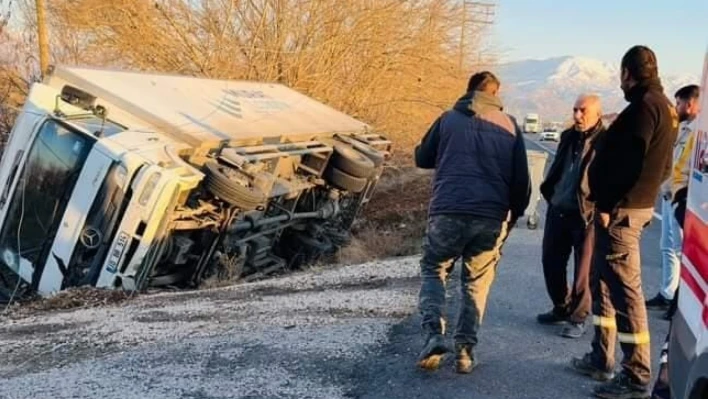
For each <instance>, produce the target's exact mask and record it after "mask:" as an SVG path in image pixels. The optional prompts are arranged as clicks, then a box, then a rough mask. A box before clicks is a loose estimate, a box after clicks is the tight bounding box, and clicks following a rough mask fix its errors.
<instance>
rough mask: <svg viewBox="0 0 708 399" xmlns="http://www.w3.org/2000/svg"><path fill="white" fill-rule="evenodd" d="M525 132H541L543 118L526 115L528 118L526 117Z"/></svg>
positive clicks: (535, 115)
mask: <svg viewBox="0 0 708 399" xmlns="http://www.w3.org/2000/svg"><path fill="white" fill-rule="evenodd" d="M524 132H525V133H539V132H541V117H540V116H538V114H526V117H524Z"/></svg>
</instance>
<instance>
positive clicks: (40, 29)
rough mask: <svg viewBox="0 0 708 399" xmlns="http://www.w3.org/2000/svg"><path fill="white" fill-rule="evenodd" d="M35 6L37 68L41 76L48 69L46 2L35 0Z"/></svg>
mask: <svg viewBox="0 0 708 399" xmlns="http://www.w3.org/2000/svg"><path fill="white" fill-rule="evenodd" d="M35 7H36V8H37V42H38V43H39V69H40V72H41V76H42V78H44V75H45V74H46V73H47V72H48V71H49V35H48V33H47V4H46V2H45V0H35Z"/></svg>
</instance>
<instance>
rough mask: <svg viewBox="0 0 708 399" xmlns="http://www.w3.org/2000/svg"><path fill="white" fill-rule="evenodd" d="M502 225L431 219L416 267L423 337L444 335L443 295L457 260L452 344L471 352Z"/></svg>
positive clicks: (478, 220) (460, 218)
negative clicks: (459, 261)
mask: <svg viewBox="0 0 708 399" xmlns="http://www.w3.org/2000/svg"><path fill="white" fill-rule="evenodd" d="M506 233H507V230H506V223H502V222H501V221H495V220H491V219H483V218H477V217H473V216H467V215H434V216H431V217H430V220H429V222H428V231H427V233H426V237H425V240H424V242H423V257H422V259H421V261H420V269H421V278H422V286H421V290H420V295H419V309H420V313H421V315H422V319H423V320H422V328H423V331H424V333H425V334H427V335H428V336H431V335H434V334H445V325H446V322H445V319H444V308H445V291H446V283H447V277H448V275H449V273H450V272H451V271H452V268H453V266H454V263H455V260H456V259H457V258H459V257H462V263H463V265H464V266H463V268H462V272H461V273H460V275H461V281H460V290H461V301H460V309H459V314H458V319H457V326H456V329H455V335H454V339H455V343H456V344H466V345H471V346H474V345H475V344H477V332H478V330H479V327H480V325H481V323H482V318H483V317H484V310H485V308H486V303H487V296H488V294H489V289H490V287H491V285H492V281H493V280H494V275H495V271H496V270H495V269H496V266H497V264H498V260H499V257H500V247H501V244H502V243H503V241H504V239H505V238H506Z"/></svg>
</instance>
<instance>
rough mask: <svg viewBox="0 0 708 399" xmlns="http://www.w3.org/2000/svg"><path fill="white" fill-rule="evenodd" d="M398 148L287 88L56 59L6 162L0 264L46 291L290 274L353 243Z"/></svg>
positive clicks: (0, 199)
mask: <svg viewBox="0 0 708 399" xmlns="http://www.w3.org/2000/svg"><path fill="white" fill-rule="evenodd" d="M390 147H391V143H390V141H388V140H386V139H385V138H384V137H383V136H381V135H378V134H376V133H373V132H372V131H371V129H370V127H369V126H368V125H366V124H365V123H363V122H360V121H358V120H356V119H353V118H351V117H349V116H347V115H345V114H343V113H341V112H339V111H336V110H334V109H332V108H330V107H327V106H325V105H324V104H321V103H319V102H317V101H315V100H313V99H311V98H309V97H307V96H304V95H302V94H300V93H297V92H295V91H294V90H291V89H289V88H287V87H284V86H282V85H278V84H270V83H257V82H239V81H220V80H211V79H199V78H193V77H183V76H173V75H154V74H153V75H151V74H144V73H136V72H129V71H114V70H103V69H92V68H79V67H58V68H56V69H54V70H53V72H52V73H51V74H50V75H49V76H48V77H47V78H46V79H45V81H44V82H42V83H37V84H34V85H33V86H32V87H31V91H30V93H29V95H28V98H27V100H26V103H25V105H24V108H23V109H22V112H21V113H20V115H19V117H18V119H17V121H16V124H15V125H14V127H13V130H12V132H11V135H10V138H9V142H8V145H7V147H6V150H5V153H4V156H3V157H2V160H1V161H0V182H2V185H3V186H2V193H1V194H0V268H4V269H5V271H7V270H10V271H11V272H12V273H11V274H13V275H14V276H16V277H17V278H18V279H19V280H17V286H18V287H19V286H22V287H23V290H24V291H27V292H38V293H39V294H41V295H49V294H52V293H55V292H57V291H59V290H62V289H65V288H68V287H72V286H82V285H90V286H96V287H107V288H123V289H129V290H137V289H142V288H145V287H147V286H163V285H183V286H194V285H198V284H199V283H200V282H201V281H203V280H204V279H207V278H220V279H229V278H238V277H239V276H242V275H246V274H254V273H262V274H265V273H268V272H270V271H273V270H277V269H281V268H285V267H296V266H297V265H299V264H302V263H304V262H308V261H312V260H313V259H315V258H317V257H318V256H321V255H323V254H326V253H331V252H332V251H335V250H336V249H337V248H338V247H339V245H342V244H343V243H344V242H345V241H346V237H347V233H348V230H349V228H350V226H351V223H352V222H353V220H354V218H355V217H356V215H357V212H358V211H359V210H360V209H361V207H362V206H363V205H364V204H365V203H366V202H368V200H369V199H370V197H371V195H372V193H373V188H374V186H375V184H376V183H377V181H378V178H379V176H380V175H381V172H382V169H383V161H384V160H385V159H386V158H387V157H388V156H389V154H390ZM5 275H6V273H3V274H2V275H0V277H2V276H5ZM0 283H3V281H0ZM6 285H8V284H6ZM9 285H12V284H9ZM5 291H7V289H5ZM1 293H2V291H0V294H1Z"/></svg>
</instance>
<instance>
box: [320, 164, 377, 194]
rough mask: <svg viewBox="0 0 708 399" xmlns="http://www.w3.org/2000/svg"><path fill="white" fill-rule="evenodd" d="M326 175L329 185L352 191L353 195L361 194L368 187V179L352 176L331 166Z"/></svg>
mask: <svg viewBox="0 0 708 399" xmlns="http://www.w3.org/2000/svg"><path fill="white" fill-rule="evenodd" d="M324 174H325V178H326V179H327V181H328V182H329V184H331V185H333V186H335V187H337V188H339V189H341V190H345V191H350V192H352V193H360V192H361V191H362V190H364V187H366V183H367V179H365V178H362V177H357V176H352V175H350V174H348V173H346V172H344V171H342V170H339V169H337V168H334V167H331V166H330V167H328V168H327V169H326V170H325V173H324Z"/></svg>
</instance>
